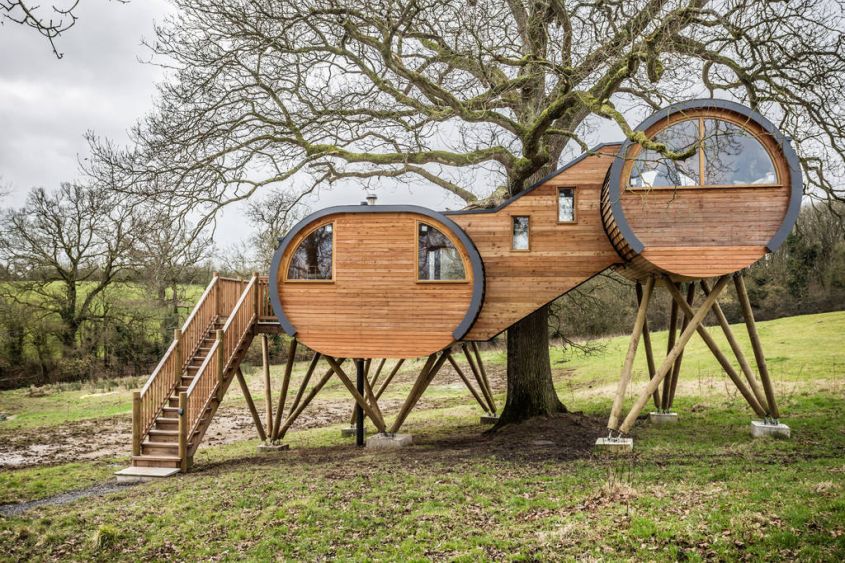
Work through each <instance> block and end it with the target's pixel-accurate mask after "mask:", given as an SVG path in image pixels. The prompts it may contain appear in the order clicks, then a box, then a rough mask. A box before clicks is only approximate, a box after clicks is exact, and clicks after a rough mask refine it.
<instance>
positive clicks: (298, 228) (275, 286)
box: [270, 205, 484, 340]
mask: <svg viewBox="0 0 845 563" xmlns="http://www.w3.org/2000/svg"><path fill="white" fill-rule="evenodd" d="M340 213H415V214H417V215H422V216H424V217H429V218H431V219H434V220H435V221H439V222H440V223H442V224H443V225H445V226H446V227H447V228H448V229H449V230H450V231H451V232H452V234H453V235H455V236H456V237H457V238H458V240H459V241H460V242H461V244H463V245H464V248H466V251H467V254H468V255H469V261H470V265H471V266H472V273H473V276H472V298H471V300H470V304H469V308H468V309H467V312H466V315H464V318H463V320H461V322H460V324H458V326H457V327H456V328H455V330H454V331H453V332H452V337H453V338H454V339H455V340H460V339H461V338H463V337H464V336H465V335H466V333H467V332H469V329H470V328H472V324H473V323H474V322H475V319H476V318H477V317H478V313H479V312H480V311H481V305H482V303H483V302H484V262H483V261H482V260H481V255H480V254H479V253H478V249H477V248H476V247H475V244H474V243H473V242H472V239H470V238H469V237H468V236H467V234H466V233H465V232H464V230H463V229H461V227H459V226H458V225H457V223H455V222H454V221H452V220H451V219H449V218H448V217H446V216H445V215H444V214H442V213H440V212H439V211H434V210H433V209H428V208H427V207H420V206H417V205H339V206H334V207H327V208H325V209H321V210H319V211H315V212H314V213H312V214H311V215H308V216H307V217H305V218H304V219H303V220H301V221H300V222H299V223H297V224H296V225H295V226H294V227H293V228H292V229H291V230H290V231H288V233H287V234H286V235H285V236H284V237H283V238H282V239H280V241H279V246H278V248H276V252H275V254H273V261H272V263H271V264H270V303H271V304H272V306H273V311H274V312H275V313H276V316H277V317H278V318H279V324H281V325H282V329H283V330H284V331H285V333H286V334H288V335H289V336H296V332H297V331H296V327H295V326H294V325H293V323H291V322H290V319H288V317H287V315H285V311H284V309H283V308H282V302H281V300H280V299H279V269H280V268H281V266H282V257H283V256H284V254H285V251H286V250H287V248H288V246H289V245H290V243H291V241H293V239H294V237H296V236H297V235H298V234H299V233H300V232H302V231H303V230H304V229H305V228H307V227H308V226H309V225H311V224H312V223H314V222H315V221H318V220H320V219H322V218H324V217H327V216H329V215H336V214H340Z"/></svg>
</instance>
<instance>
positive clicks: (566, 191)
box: [557, 188, 575, 223]
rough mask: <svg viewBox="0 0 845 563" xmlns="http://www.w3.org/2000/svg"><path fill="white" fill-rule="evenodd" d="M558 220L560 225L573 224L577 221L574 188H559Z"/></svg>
mask: <svg viewBox="0 0 845 563" xmlns="http://www.w3.org/2000/svg"><path fill="white" fill-rule="evenodd" d="M557 220H558V222H560V223H573V222H574V221H575V189H574V188H558V191H557Z"/></svg>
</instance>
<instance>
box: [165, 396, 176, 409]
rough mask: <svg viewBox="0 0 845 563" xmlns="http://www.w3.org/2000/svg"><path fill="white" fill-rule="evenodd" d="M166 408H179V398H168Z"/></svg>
mask: <svg viewBox="0 0 845 563" xmlns="http://www.w3.org/2000/svg"><path fill="white" fill-rule="evenodd" d="M166 406H168V407H177V408H178V407H179V397H178V396H177V397H174V396H171V397H170V398H168V399H167V405H166Z"/></svg>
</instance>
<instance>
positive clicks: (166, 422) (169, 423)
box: [155, 416, 179, 431]
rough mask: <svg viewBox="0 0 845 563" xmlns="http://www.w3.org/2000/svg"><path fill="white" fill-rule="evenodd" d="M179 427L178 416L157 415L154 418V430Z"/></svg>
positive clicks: (174, 429) (168, 429) (176, 428)
mask: <svg viewBox="0 0 845 563" xmlns="http://www.w3.org/2000/svg"><path fill="white" fill-rule="evenodd" d="M178 429H179V419H178V418H167V417H162V416H160V417H158V418H156V424H155V430H164V431H170V430H173V431H176V430H178Z"/></svg>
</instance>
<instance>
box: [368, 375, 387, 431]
mask: <svg viewBox="0 0 845 563" xmlns="http://www.w3.org/2000/svg"><path fill="white" fill-rule="evenodd" d="M364 391H365V393H366V396H367V400H368V401H370V404H371V405H372V407H373V410H374V411H375V412H376V414H377V415H378V417H379V418H380V419H381V420H382V425H384V415H383V414H382V412H381V408H380V407H379V406H378V399H376V394H375V393H374V392H373V386H372V384H371V383H370V380H369V379H368V378H367V377H366V376H365V377H364Z"/></svg>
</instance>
